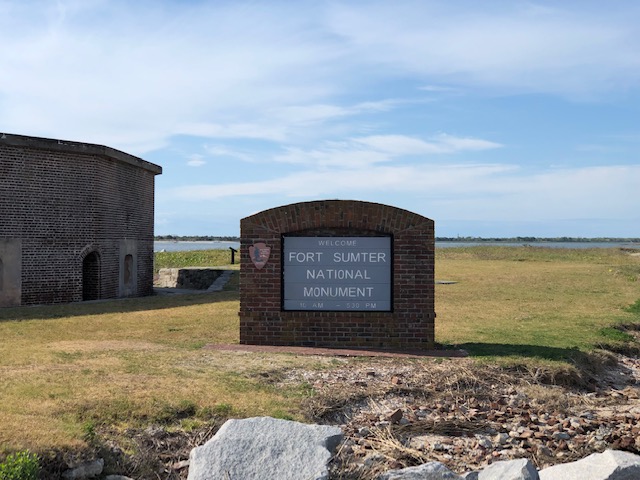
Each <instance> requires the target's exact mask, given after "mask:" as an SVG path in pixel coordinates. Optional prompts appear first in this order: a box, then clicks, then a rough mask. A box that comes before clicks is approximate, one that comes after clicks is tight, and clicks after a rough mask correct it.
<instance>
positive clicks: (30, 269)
mask: <svg viewBox="0 0 640 480" xmlns="http://www.w3.org/2000/svg"><path fill="white" fill-rule="evenodd" d="M161 171H162V170H161V168H160V167H158V166H157V165H154V164H152V163H149V162H146V161H144V160H141V159H139V158H137V157H134V156H131V155H128V154H126V153H124V152H120V151H118V150H114V149H111V148H109V147H103V146H99V145H92V144H85V143H74V142H66V141H60V140H50V139H42V138H36V137H25V136H19V135H8V134H0V179H1V182H0V218H2V222H1V223H0V260H2V262H3V264H4V265H5V266H6V265H7V264H9V265H13V267H14V268H13V269H12V270H11V271H8V270H7V268H4V274H3V281H2V284H1V285H2V289H1V290H0V306H15V305H30V304H50V303H67V302H76V301H81V300H83V299H104V298H115V297H121V296H143V295H149V294H151V293H153V222H154V216H153V215H154V212H153V206H154V205H153V204H154V178H155V175H157V174H159V173H161ZM127 256H129V257H128V259H127ZM125 267H126V268H127V272H128V273H129V274H130V273H131V272H132V271H133V272H134V273H135V278H134V277H132V276H131V275H129V276H126V275H124V274H123V273H122V271H123V269H124V268H125ZM11 272H13V273H11ZM0 274H2V272H0ZM123 278H126V282H127V284H125V285H123V284H122V283H123V280H122V279H123ZM83 287H84V288H83ZM87 292H89V293H87Z"/></svg>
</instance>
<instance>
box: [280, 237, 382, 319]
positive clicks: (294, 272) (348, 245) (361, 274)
mask: <svg viewBox="0 0 640 480" xmlns="http://www.w3.org/2000/svg"><path fill="white" fill-rule="evenodd" d="M283 260H284V262H283V263H284V265H283V283H284V299H283V308H284V309H285V310H338V311H340V310H362V311H367V310H372V311H389V310H391V238H390V237H333V238H328V237H285V238H284V241H283Z"/></svg>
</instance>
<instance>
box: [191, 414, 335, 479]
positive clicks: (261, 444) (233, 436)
mask: <svg viewBox="0 0 640 480" xmlns="http://www.w3.org/2000/svg"><path fill="white" fill-rule="evenodd" d="M341 440H342V430H340V428H339V427H331V426H325V425H306V424H303V423H299V422H292V421H289V420H279V419H275V418H271V417H256V418H247V419H244V420H228V421H227V422H226V423H225V424H224V425H222V427H221V428H220V430H219V431H218V433H216V435H215V436H214V437H213V438H212V439H211V440H209V441H208V442H207V443H205V444H204V445H203V446H201V447H197V448H194V449H193V450H192V451H191V455H190V465H189V476H188V480H211V479H215V478H220V479H224V478H231V479H242V480H253V479H255V480H258V479H259V480H264V479H267V478H274V479H275V478H280V479H289V480H296V479H300V480H326V479H328V477H329V472H328V467H327V464H328V462H329V460H330V458H331V455H332V451H333V450H334V449H335V448H336V446H337V445H338V444H339V443H340V441H341Z"/></svg>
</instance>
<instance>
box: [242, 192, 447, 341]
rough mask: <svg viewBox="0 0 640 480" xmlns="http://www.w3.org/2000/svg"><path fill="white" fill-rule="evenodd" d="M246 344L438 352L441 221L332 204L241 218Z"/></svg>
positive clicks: (299, 205) (398, 211)
mask: <svg viewBox="0 0 640 480" xmlns="http://www.w3.org/2000/svg"><path fill="white" fill-rule="evenodd" d="M240 235H241V246H240V248H241V252H240V253H241V270H240V343H243V344H254V345H295V346H318V347H340V348H382V349H403V350H425V349H431V348H433V347H434V320H435V309H434V253H435V237H434V225H433V220H430V219H428V218H425V217H422V216H420V215H417V214H415V213H412V212H409V211H407V210H402V209H399V208H395V207H391V206H388V205H381V204H377V203H369V202H359V201H348V200H323V201H315V202H305V203H296V204H292V205H285V206H282V207H277V208H273V209H270V210H265V211H263V212H260V213H257V214H255V215H252V216H250V217H246V218H244V219H242V221H241V222H240Z"/></svg>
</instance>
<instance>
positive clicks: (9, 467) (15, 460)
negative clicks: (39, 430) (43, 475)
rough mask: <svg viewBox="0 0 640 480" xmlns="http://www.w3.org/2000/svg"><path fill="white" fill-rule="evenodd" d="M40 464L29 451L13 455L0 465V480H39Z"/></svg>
mask: <svg viewBox="0 0 640 480" xmlns="http://www.w3.org/2000/svg"><path fill="white" fill-rule="evenodd" d="M39 473H40V462H39V459H38V456H37V455H36V454H35V453H31V452H29V451H23V452H17V453H14V454H11V455H9V456H8V457H7V459H6V460H5V461H4V462H3V463H0V480H38V474H39Z"/></svg>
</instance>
